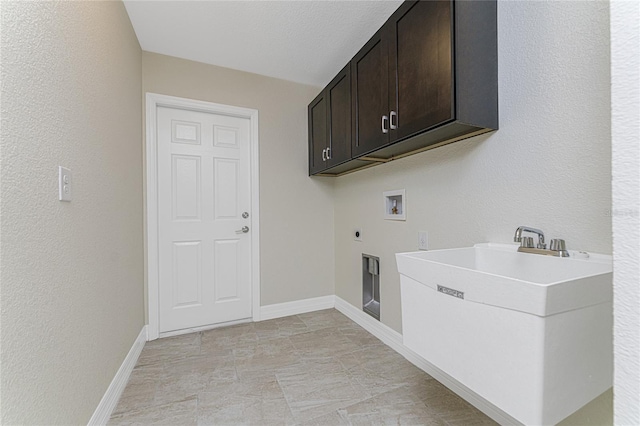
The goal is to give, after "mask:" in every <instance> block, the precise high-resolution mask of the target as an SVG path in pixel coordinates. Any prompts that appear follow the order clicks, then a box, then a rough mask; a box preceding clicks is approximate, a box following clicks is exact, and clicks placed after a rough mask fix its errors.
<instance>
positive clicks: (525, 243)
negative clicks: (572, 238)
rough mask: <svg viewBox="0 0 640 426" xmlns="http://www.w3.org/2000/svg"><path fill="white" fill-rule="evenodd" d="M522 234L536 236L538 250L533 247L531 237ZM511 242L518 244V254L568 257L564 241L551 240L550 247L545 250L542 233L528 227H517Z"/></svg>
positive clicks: (545, 245)
mask: <svg viewBox="0 0 640 426" xmlns="http://www.w3.org/2000/svg"><path fill="white" fill-rule="evenodd" d="M523 232H531V233H533V234H537V235H538V248H534V247H533V238H532V237H523V236H522V233H523ZM513 241H515V242H516V243H520V247H518V251H519V252H523V253H533V254H544V255H547V256H558V257H569V252H568V251H567V248H566V245H565V242H564V240H561V239H554V240H551V247H550V248H549V250H547V244H546V243H545V242H544V232H542V231H541V230H539V229H536V228H530V227H528V226H519V227H518V229H516V234H515V235H514V236H513Z"/></svg>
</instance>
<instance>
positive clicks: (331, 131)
mask: <svg viewBox="0 0 640 426" xmlns="http://www.w3.org/2000/svg"><path fill="white" fill-rule="evenodd" d="M349 69H350V82H349V79H348V78H347V76H346V75H345V73H349ZM347 86H349V87H350V93H349V94H348V95H347V94H346V93H345V90H346V87H347ZM332 92H334V93H333V94H332ZM347 99H348V100H350V108H347V107H346V106H345V104H344V102H345V100H347ZM347 110H348V112H349V114H350V117H351V118H350V122H349V123H346V122H345V121H344V119H345V115H344V114H345V113H346V112H347ZM323 114H324V115H323ZM334 116H335V117H334ZM323 117H324V118H323ZM497 128H498V58H497V11H496V2H495V1H484V0H476V1H468V0H464V1H445V0H440V1H417V2H416V1H406V2H404V3H403V4H402V5H401V6H400V7H399V8H398V10H396V12H394V14H393V15H392V16H391V17H390V18H389V19H388V20H387V22H386V23H385V24H384V25H383V27H382V28H380V30H379V31H378V32H377V33H376V34H375V35H374V36H373V37H372V38H371V39H370V40H369V41H368V42H367V43H366V44H365V45H364V47H363V48H362V49H361V50H360V51H359V52H358V53H357V54H356V56H355V57H354V58H353V59H352V60H351V62H350V64H349V65H347V67H345V69H343V70H342V71H341V73H340V74H339V75H338V76H337V77H336V78H335V79H334V80H333V81H332V82H331V83H330V84H329V86H327V87H326V88H325V89H324V90H323V91H322V93H321V94H320V95H319V96H318V97H317V98H316V99H315V100H314V101H313V102H312V103H311V104H310V105H309V155H310V161H309V174H322V175H330V176H338V175H340V174H343V173H347V172H350V171H353V170H355V169H359V168H363V167H368V166H371V165H375V164H380V163H385V162H388V161H391V160H393V159H395V158H400V157H403V156H406V155H409V154H411V153H415V152H419V151H423V150H425V149H430V148H434V147H436V146H441V145H444V144H446V143H450V142H455V141H457V140H461V139H465V138H468V137H471V136H475V135H478V134H481V133H486V132H489V131H492V130H496V129H497ZM347 131H348V132H349V139H348V143H349V145H350V149H349V150H348V149H346V148H345V139H344V138H345V132H347ZM323 144H324V145H323ZM338 147H339V148H338ZM337 149H339V153H338V152H337ZM323 150H324V151H323ZM323 153H324V154H327V153H328V155H325V157H324V158H326V160H324V161H322V160H321V159H322V158H323V157H322V155H323ZM319 159H320V160H319Z"/></svg>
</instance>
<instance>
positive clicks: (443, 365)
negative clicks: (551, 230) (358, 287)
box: [396, 243, 613, 425]
mask: <svg viewBox="0 0 640 426" xmlns="http://www.w3.org/2000/svg"><path fill="white" fill-rule="evenodd" d="M396 261H397V265H398V272H399V273H400V285H401V297H402V322H403V324H402V328H403V339H404V344H405V345H406V346H407V347H409V348H410V349H412V350H413V351H414V352H416V353H417V354H418V355H420V356H421V357H423V358H424V359H426V360H427V361H429V362H430V363H431V364H433V365H435V366H436V367H438V368H439V369H440V370H442V371H443V372H445V373H446V374H448V375H449V376H450V377H452V378H454V379H455V380H457V381H458V382H459V383H460V384H462V385H463V386H465V387H467V388H468V389H470V390H472V391H473V392H475V393H476V394H477V395H479V396H481V397H483V398H484V399H485V400H486V401H488V402H489V403H491V404H493V405H494V406H495V407H497V408H499V409H500V410H502V411H503V412H504V413H506V414H508V415H509V416H511V417H512V418H513V419H514V420H515V421H517V422H521V423H523V424H536V425H540V424H545V425H546V424H556V423H558V422H559V421H561V420H563V419H564V418H565V417H567V416H569V415H570V414H572V413H573V412H575V411H576V410H578V409H579V408H581V407H582V406H584V405H585V404H587V403H588V402H589V401H591V400H592V399H594V398H595V397H597V396H598V395H600V394H601V393H602V392H605V391H606V390H607V389H608V388H609V387H611V384H612V365H613V360H612V352H613V348H612V266H611V265H612V262H611V256H606V255H598V254H589V255H587V254H584V253H576V252H570V257H568V258H559V257H552V256H542V255H538V254H528V253H519V252H517V245H512V244H488V243H486V244H476V245H475V246H473V247H466V248H457V249H448V250H434V251H420V252H412V253H398V254H396Z"/></svg>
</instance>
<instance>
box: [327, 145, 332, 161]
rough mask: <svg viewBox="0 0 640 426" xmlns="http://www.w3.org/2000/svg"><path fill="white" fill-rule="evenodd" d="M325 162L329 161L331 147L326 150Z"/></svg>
mask: <svg viewBox="0 0 640 426" xmlns="http://www.w3.org/2000/svg"><path fill="white" fill-rule="evenodd" d="M327 160H331V147H329V148H327Z"/></svg>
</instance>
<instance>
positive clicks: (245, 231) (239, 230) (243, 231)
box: [236, 226, 249, 234]
mask: <svg viewBox="0 0 640 426" xmlns="http://www.w3.org/2000/svg"><path fill="white" fill-rule="evenodd" d="M247 232H249V227H248V226H243V227H242V229H238V230H237V231H236V234H246V233H247Z"/></svg>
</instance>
